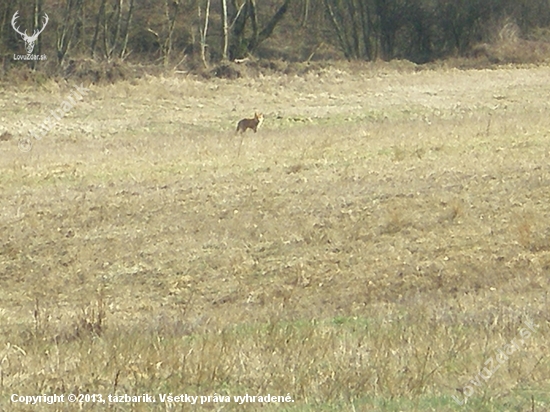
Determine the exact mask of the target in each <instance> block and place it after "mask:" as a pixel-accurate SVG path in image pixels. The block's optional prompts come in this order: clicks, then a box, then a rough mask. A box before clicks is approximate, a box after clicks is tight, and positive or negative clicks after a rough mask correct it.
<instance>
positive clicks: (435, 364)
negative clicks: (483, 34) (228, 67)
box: [0, 65, 550, 412]
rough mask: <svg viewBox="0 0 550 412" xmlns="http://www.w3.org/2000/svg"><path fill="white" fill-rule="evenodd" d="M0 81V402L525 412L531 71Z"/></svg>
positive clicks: (541, 327) (542, 323) (547, 220)
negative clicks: (188, 399) (27, 147)
mask: <svg viewBox="0 0 550 412" xmlns="http://www.w3.org/2000/svg"><path fill="white" fill-rule="evenodd" d="M2 87H3V88H2V89H1V90H0V107H1V111H0V121H1V123H0V134H2V133H5V134H4V136H6V138H5V139H3V141H0V170H1V173H0V187H1V192H0V209H1V214H0V219H1V220H0V230H1V232H0V233H1V234H2V236H1V238H0V286H1V287H0V302H1V307H0V410H2V411H42V410H44V411H73V410H85V411H87V410H98V411H99V410H110V411H161V410H162V411H164V410H167V411H171V410H174V411H190V410H215V411H221V410H223V411H232V410H246V411H256V410H262V411H275V410H277V411H280V410H283V411H308V412H309V411H311V412H313V411H438V412H439V411H476V412H478V411H518V412H528V411H536V412H541V411H549V410H550V359H549V357H548V337H549V336H550V335H549V332H550V330H549V320H550V318H549V316H550V313H549V309H550V302H549V297H548V288H549V276H550V146H549V140H550V116H549V114H550V100H549V96H550V68H548V67H523V68H521V67H519V68H518V67H509V68H500V69H497V70H468V71H460V70H456V69H444V68H441V69H437V70H422V71H416V70H414V68H410V67H407V66H406V65H403V66H400V65H396V66H384V65H371V66H353V65H350V66H346V67H340V68H338V67H336V66H335V67H334V68H332V69H318V70H312V71H310V72H308V73H304V74H302V75H299V76H290V75H289V76H285V75H280V76H279V75H275V74H273V75H265V76H259V77H254V78H246V79H239V80H234V81H227V80H220V79H214V80H208V81H206V80H200V79H196V78H192V77H186V76H184V75H175V76H174V77H165V78H143V79H139V80H135V81H121V82H118V83H116V84H114V85H102V86H93V85H92V86H89V89H90V91H89V92H88V93H87V94H86V96H84V98H83V100H82V101H79V102H76V103H75V104H74V107H72V108H71V109H70V110H69V111H68V113H67V114H66V116H65V117H64V118H63V119H62V120H61V121H60V122H59V124H58V125H57V126H56V127H54V128H53V129H52V130H51V131H50V132H49V133H48V134H46V135H45V136H43V138H42V139H41V140H33V147H32V150H31V151H30V152H27V153H25V152H22V151H20V150H18V140H19V139H20V138H22V137H24V136H26V135H27V133H28V131H29V130H31V129H33V128H35V127H37V126H38V125H39V124H40V123H41V122H43V121H44V119H46V118H47V117H48V116H50V111H52V110H57V109H58V108H59V107H60V106H61V105H62V102H63V101H64V99H65V98H66V97H67V96H68V95H70V94H71V93H72V91H73V90H74V89H73V85H70V84H60V83H56V82H53V81H47V82H44V83H42V84H19V85H17V86H12V85H3V86H2ZM255 110H258V111H261V112H263V114H264V116H265V121H264V123H263V125H262V128H261V129H259V130H258V133H256V134H255V133H253V132H251V131H248V132H247V133H246V134H244V135H242V140H241V135H238V136H236V135H235V126H236V123H237V121H238V120H239V119H241V118H243V117H251V116H252V115H253V113H254V111H255ZM528 320H531V321H532V322H534V323H535V324H536V325H538V327H536V329H534V331H533V332H532V333H530V334H529V335H525V332H526V329H525V326H524V322H525V321H528ZM522 328H523V329H522ZM521 339H523V341H521ZM510 344H512V345H514V344H515V347H514V349H513V350H509V349H510ZM498 349H503V351H507V350H508V353H509V356H506V359H502V357H501V358H500V360H499V361H498V363H495V365H498V366H499V367H498V370H496V369H495V368H496V367H495V368H492V369H491V366H490V360H491V359H497V358H498V354H499V353H500V354H501V355H502V354H503V352H498ZM486 367H488V368H490V370H491V374H488V373H487V369H486V370H485V372H481V373H482V374H483V375H484V376H486V378H487V379H481V378H479V372H480V371H483V369H484V368H486ZM491 375H492V376H491ZM472 380H473V381H474V382H470V381H472ZM475 382H477V383H475ZM70 393H72V394H102V395H103V397H104V399H106V397H107V395H108V394H112V395H115V394H116V395H124V394H127V395H130V396H134V395H142V394H149V395H151V396H155V399H156V403H109V402H108V401H107V402H106V403H103V404H98V403H92V402H89V403H82V404H80V405H78V404H70V403H68V402H65V403H58V404H55V405H46V404H40V405H35V406H29V405H24V404H21V403H12V402H11V400H10V399H11V396H12V394H17V395H35V396H36V395H41V394H45V395H51V394H70ZM160 394H173V395H180V394H188V395H193V396H214V394H217V395H218V396H220V395H221V398H222V399H219V398H218V399H217V400H227V399H228V398H225V396H230V397H231V398H230V399H231V402H226V401H225V402H213V400H214V398H211V400H212V401H211V402H206V403H204V404H203V405H190V404H188V403H181V402H172V403H163V402H161V401H160V397H159V395H160ZM245 394H249V395H254V396H258V395H262V396H263V395H267V394H270V395H276V396H286V395H287V394H289V395H290V397H291V398H292V401H293V402H289V403H270V402H268V403H263V404H260V403H257V402H256V403H253V402H249V403H244V404H242V405H239V404H238V403H236V402H234V398H233V397H234V396H241V395H245ZM455 399H456V400H458V401H460V402H465V404H464V405H462V406H461V405H459V404H458V403H457V402H456V400H455ZM199 403H200V401H199Z"/></svg>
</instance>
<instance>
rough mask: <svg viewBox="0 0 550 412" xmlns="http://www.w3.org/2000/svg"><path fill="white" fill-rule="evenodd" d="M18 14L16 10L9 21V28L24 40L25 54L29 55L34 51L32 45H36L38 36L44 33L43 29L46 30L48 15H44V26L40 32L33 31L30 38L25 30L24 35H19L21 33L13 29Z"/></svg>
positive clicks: (17, 28)
mask: <svg viewBox="0 0 550 412" xmlns="http://www.w3.org/2000/svg"><path fill="white" fill-rule="evenodd" d="M18 13H19V10H17V11H16V12H15V14H14V15H13V18H12V19H11V26H12V27H13V29H14V30H15V31H16V32H17V34H20V35H21V37H22V38H23V40H25V49H27V54H31V53H32V50H33V49H34V43H36V40H37V39H38V36H39V34H40V33H42V32H43V31H44V29H45V28H46V25H47V24H48V20H49V19H48V15H47V14H46V13H44V25H43V26H42V28H41V29H40V30H35V31H34V33H33V34H32V36H29V35H27V30H25V32H24V33H21V31H19V27H15V21H16V20H17V18H18V17H19V15H18Z"/></svg>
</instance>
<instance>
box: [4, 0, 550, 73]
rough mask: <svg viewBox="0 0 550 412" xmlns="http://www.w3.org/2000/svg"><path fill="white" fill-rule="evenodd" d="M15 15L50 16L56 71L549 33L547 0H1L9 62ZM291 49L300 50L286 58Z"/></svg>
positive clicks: (426, 50)
mask: <svg viewBox="0 0 550 412" xmlns="http://www.w3.org/2000/svg"><path fill="white" fill-rule="evenodd" d="M17 11H18V19H17V27H18V28H19V31H20V33H21V32H25V30H26V33H28V34H29V35H31V34H32V33H34V32H35V30H40V29H41V28H42V27H43V25H44V15H45V14H47V15H48V17H49V20H48V27H47V28H45V30H44V32H43V33H41V34H40V36H39V37H38V39H37V43H36V47H35V50H34V53H37V54H40V53H47V54H48V59H49V64H57V65H63V63H64V62H65V61H66V60H67V59H68V58H71V59H79V58H93V59H104V60H114V59H132V60H134V61H141V62H143V61H146V62H158V63H161V64H165V65H168V64H174V63H177V62H178V61H181V60H182V59H185V58H194V59H195V61H198V62H202V64H204V65H205V66H208V65H209V64H212V63H215V62H219V61H224V60H225V61H232V60H238V59H244V58H246V57H247V56H249V55H257V56H260V57H267V58H270V57H274V56H279V57H280V56H283V57H288V58H290V59H295V60H307V59H311V58H313V57H316V51H317V50H318V48H319V47H320V46H321V45H329V46H330V47H331V48H332V49H334V50H339V52H340V53H341V56H343V57H345V58H346V59H349V60H353V59H361V60H367V61H370V60H375V59H384V60H391V59H396V58H399V59H408V60H412V61H414V62H418V63H422V62H428V61H431V60H434V59H439V58H445V57H448V56H456V55H465V54H467V53H468V52H469V51H470V50H471V49H472V48H473V47H474V46H476V45H477V44H480V43H482V42H488V41H490V40H491V39H492V37H494V36H495V35H496V34H495V33H498V29H499V27H503V25H504V24H506V23H508V24H513V25H514V27H517V30H518V32H520V33H522V35H523V36H525V37H529V36H531V37H533V36H534V37H537V36H538V37H537V38H538V39H543V40H546V37H547V36H546V32H547V30H548V27H550V1H549V0H86V1H84V0H32V1H28V0H25V1H24V0H3V2H2V3H1V4H0V20H1V25H0V53H1V54H2V56H3V58H4V60H5V59H6V58H8V59H9V58H10V56H12V55H13V54H14V53H23V52H24V48H23V41H22V39H21V34H20V33H18V32H17V31H16V30H14V27H13V24H12V23H13V19H14V15H15V13H16V12H17ZM274 34H276V36H274ZM266 43H269V47H267V46H266ZM293 45H294V46H296V48H297V49H299V50H298V51H295V52H294V53H290V52H288V50H287V54H286V55H285V50H286V49H288V48H289V47H292V46H293ZM297 45H299V47H298V46H297ZM274 49H279V52H278V53H277V52H274V51H273V50H274ZM317 56H319V54H318V55H317ZM52 57H53V59H52ZM52 60H53V61H54V63H52V62H51V61H52Z"/></svg>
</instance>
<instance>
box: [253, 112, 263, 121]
mask: <svg viewBox="0 0 550 412" xmlns="http://www.w3.org/2000/svg"><path fill="white" fill-rule="evenodd" d="M254 119H256V120H258V121H259V122H262V121H263V120H264V115H263V114H262V113H256V112H254Z"/></svg>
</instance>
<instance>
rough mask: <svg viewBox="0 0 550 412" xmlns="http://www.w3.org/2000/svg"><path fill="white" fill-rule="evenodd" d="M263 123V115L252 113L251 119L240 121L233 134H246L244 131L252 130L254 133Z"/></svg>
mask: <svg viewBox="0 0 550 412" xmlns="http://www.w3.org/2000/svg"><path fill="white" fill-rule="evenodd" d="M263 121H264V115H263V114H261V113H256V112H254V118H253V119H242V120H240V121H239V123H238V124H237V130H236V131H235V133H239V132H241V133H244V132H246V129H252V130H254V133H256V132H257V131H258V127H260V125H261V124H262V122H263Z"/></svg>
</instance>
